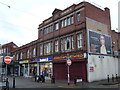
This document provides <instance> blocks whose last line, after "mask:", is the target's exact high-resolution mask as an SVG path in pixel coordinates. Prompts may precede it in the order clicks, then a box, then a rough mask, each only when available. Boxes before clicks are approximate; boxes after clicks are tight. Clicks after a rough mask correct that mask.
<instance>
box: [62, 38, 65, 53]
mask: <svg viewBox="0 0 120 90" xmlns="http://www.w3.org/2000/svg"><path fill="white" fill-rule="evenodd" d="M64 50H65V42H64V39H61V51H62V52H64Z"/></svg>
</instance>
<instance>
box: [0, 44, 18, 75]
mask: <svg viewBox="0 0 120 90" xmlns="http://www.w3.org/2000/svg"><path fill="white" fill-rule="evenodd" d="M17 47H18V46H17V45H16V44H15V43H13V42H10V43H7V44H4V45H0V69H1V73H2V69H3V72H5V68H6V64H5V63H4V61H3V60H4V59H3V58H4V57H5V56H11V57H13V56H12V54H11V51H13V50H15V49H16V48H17ZM7 69H8V74H9V71H10V66H8V67H7Z"/></svg>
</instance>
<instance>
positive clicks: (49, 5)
mask: <svg viewBox="0 0 120 90" xmlns="http://www.w3.org/2000/svg"><path fill="white" fill-rule="evenodd" d="M81 1H83V0H0V44H6V43H9V42H11V41H13V42H14V43H16V44H17V45H18V46H21V45H25V44H27V43H29V42H31V41H34V40H36V39H37V37H38V29H37V28H38V25H39V24H40V23H41V22H42V21H44V20H45V19H47V18H49V17H50V16H52V12H53V10H54V9H55V8H58V9H61V10H64V9H65V8H67V7H69V6H70V5H72V4H78V3H80V2H81ZM87 1H90V2H94V3H96V4H97V5H99V6H101V7H102V8H105V7H108V8H110V11H111V24H112V29H114V30H116V28H118V1H120V0H87ZM9 6H10V7H9Z"/></svg>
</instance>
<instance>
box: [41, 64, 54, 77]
mask: <svg viewBox="0 0 120 90" xmlns="http://www.w3.org/2000/svg"><path fill="white" fill-rule="evenodd" d="M40 75H43V76H45V77H49V78H51V76H52V63H51V62H49V63H41V64H40Z"/></svg>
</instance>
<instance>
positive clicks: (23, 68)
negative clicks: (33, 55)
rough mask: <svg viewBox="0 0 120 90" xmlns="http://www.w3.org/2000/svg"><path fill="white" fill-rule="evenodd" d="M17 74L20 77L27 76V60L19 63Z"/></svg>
mask: <svg viewBox="0 0 120 90" xmlns="http://www.w3.org/2000/svg"><path fill="white" fill-rule="evenodd" d="M19 63H20V67H19V69H20V70H19V73H20V76H24V77H27V76H29V60H24V61H20V62H19Z"/></svg>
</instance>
